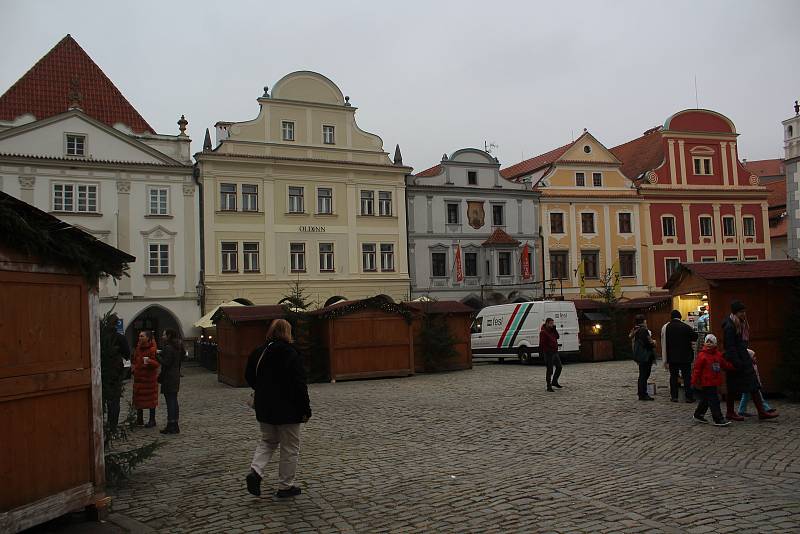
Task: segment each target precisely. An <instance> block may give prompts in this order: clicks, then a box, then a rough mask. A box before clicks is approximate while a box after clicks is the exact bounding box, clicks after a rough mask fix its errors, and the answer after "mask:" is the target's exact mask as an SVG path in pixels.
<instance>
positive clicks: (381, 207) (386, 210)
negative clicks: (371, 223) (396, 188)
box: [378, 191, 394, 217]
mask: <svg viewBox="0 0 800 534" xmlns="http://www.w3.org/2000/svg"><path fill="white" fill-rule="evenodd" d="M382 195H388V196H389V198H388V199H387V198H381V196H382ZM393 196H394V195H392V192H391V191H378V217H391V216H392V208H393V206H392V197H393Z"/></svg>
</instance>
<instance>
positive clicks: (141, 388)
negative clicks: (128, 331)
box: [133, 330, 160, 428]
mask: <svg viewBox="0 0 800 534" xmlns="http://www.w3.org/2000/svg"><path fill="white" fill-rule="evenodd" d="M157 356H158V351H157V347H156V342H155V340H153V333H152V332H150V331H149V330H142V331H141V332H139V342H138V343H137V345H136V351H135V352H134V354H133V407H134V408H136V424H137V425H139V426H142V425H144V426H145V427H146V428H152V427H154V426H156V406H158V368H159V365H160V364H159V363H158V358H157ZM144 409H149V410H150V419H149V420H148V421H147V424H146V425H145V424H144V414H143V410H144Z"/></svg>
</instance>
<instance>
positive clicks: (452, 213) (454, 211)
mask: <svg viewBox="0 0 800 534" xmlns="http://www.w3.org/2000/svg"><path fill="white" fill-rule="evenodd" d="M459 207H460V206H459V204H456V203H455V202H448V203H447V224H458V222H459V221H458V212H459V209H458V208H459Z"/></svg>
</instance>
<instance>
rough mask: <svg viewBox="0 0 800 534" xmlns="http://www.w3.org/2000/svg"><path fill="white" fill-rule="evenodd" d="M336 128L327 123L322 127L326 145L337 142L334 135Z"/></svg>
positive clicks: (323, 139)
mask: <svg viewBox="0 0 800 534" xmlns="http://www.w3.org/2000/svg"><path fill="white" fill-rule="evenodd" d="M333 132H334V128H333V126H328V125H325V126H323V127H322V142H323V143H325V144H326V145H333V144H336V139H335V137H334V134H333Z"/></svg>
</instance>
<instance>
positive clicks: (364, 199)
mask: <svg viewBox="0 0 800 534" xmlns="http://www.w3.org/2000/svg"><path fill="white" fill-rule="evenodd" d="M358 199H359V215H361V216H362V217H374V216H375V191H373V190H372V189H362V190H361V191H359V194H358ZM365 208H369V209H365Z"/></svg>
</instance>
